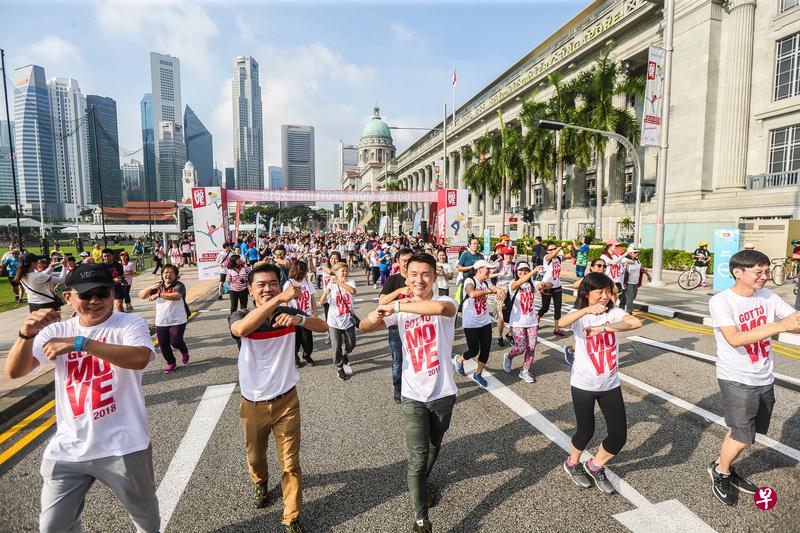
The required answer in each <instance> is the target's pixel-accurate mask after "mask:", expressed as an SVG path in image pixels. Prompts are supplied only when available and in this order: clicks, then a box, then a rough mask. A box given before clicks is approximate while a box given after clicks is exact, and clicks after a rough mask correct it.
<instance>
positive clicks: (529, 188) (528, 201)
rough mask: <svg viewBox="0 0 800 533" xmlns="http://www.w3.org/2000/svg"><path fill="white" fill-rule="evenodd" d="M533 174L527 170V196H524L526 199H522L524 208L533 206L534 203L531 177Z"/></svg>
mask: <svg viewBox="0 0 800 533" xmlns="http://www.w3.org/2000/svg"><path fill="white" fill-rule="evenodd" d="M532 174H533V172H531V171H530V170H528V169H525V194H524V198H522V205H523V206H528V205H531V204H533V201H532V198H531V175H532Z"/></svg>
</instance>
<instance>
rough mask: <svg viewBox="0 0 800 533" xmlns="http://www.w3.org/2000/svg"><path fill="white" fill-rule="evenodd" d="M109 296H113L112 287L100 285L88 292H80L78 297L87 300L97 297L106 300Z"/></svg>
mask: <svg viewBox="0 0 800 533" xmlns="http://www.w3.org/2000/svg"><path fill="white" fill-rule="evenodd" d="M109 296H111V287H98V288H96V289H91V290H88V291H86V292H79V293H78V298H80V299H81V300H84V301H87V302H88V301H89V300H91V299H92V298H97V299H98V300H105V299H106V298H108V297H109Z"/></svg>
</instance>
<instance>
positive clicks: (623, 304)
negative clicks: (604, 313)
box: [614, 283, 628, 309]
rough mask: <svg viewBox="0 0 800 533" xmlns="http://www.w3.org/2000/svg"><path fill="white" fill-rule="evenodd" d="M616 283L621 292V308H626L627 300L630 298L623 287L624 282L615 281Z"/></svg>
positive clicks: (619, 292)
mask: <svg viewBox="0 0 800 533" xmlns="http://www.w3.org/2000/svg"><path fill="white" fill-rule="evenodd" d="M614 285H616V286H617V294H619V308H620V309H625V302H627V300H628V298H627V295H626V294H625V289H623V288H622V283H615V284H614Z"/></svg>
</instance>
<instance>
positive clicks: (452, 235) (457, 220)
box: [436, 189, 469, 246]
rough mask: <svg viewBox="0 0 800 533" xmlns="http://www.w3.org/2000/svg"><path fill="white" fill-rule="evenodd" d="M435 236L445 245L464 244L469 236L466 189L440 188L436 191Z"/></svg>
mask: <svg viewBox="0 0 800 533" xmlns="http://www.w3.org/2000/svg"><path fill="white" fill-rule="evenodd" d="M438 193H439V200H438V202H437V207H438V213H437V217H436V237H437V239H438V242H439V244H441V245H445V246H466V245H467V238H468V237H469V221H468V220H467V213H468V212H469V209H468V205H467V202H468V198H469V196H468V192H467V190H466V189H441V190H439V191H438Z"/></svg>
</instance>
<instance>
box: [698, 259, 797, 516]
mask: <svg viewBox="0 0 800 533" xmlns="http://www.w3.org/2000/svg"><path fill="white" fill-rule="evenodd" d="M729 266H730V271H731V274H733V277H734V278H736V284H735V285H734V286H733V287H731V288H730V289H726V290H724V291H722V292H720V293H718V294H716V295H714V296H713V297H712V298H711V300H709V302H708V308H709V310H710V312H711V320H712V322H713V326H714V338H715V339H716V342H717V380H718V381H719V387H720V390H721V392H722V404H723V408H724V410H725V423H726V424H727V425H728V427H729V428H730V430H729V431H728V434H727V435H726V436H725V440H724V441H723V442H722V448H721V449H720V452H719V457H718V458H717V459H716V460H714V461H712V462H711V464H710V465H709V466H708V474H709V476H711V483H712V484H711V490H712V493H713V494H714V496H716V497H717V499H719V500H720V501H721V502H723V503H725V504H726V505H730V506H733V505H736V502H737V499H738V498H737V497H738V493H737V489H738V490H739V491H742V492H744V493H746V494H754V493H755V491H756V489H757V488H758V487H757V486H756V485H754V484H753V483H751V482H749V481H748V480H747V479H745V478H744V477H742V476H741V475H739V474H738V473H737V472H736V470H734V468H733V466H732V464H731V463H733V462H734V461H735V460H736V459H737V458H738V457H739V455H740V454H741V453H742V452H743V451H744V450H745V449H746V448H747V447H748V446H749V445H751V444H753V443H754V442H755V438H756V433H761V434H765V433H766V432H767V429H769V423H770V419H771V418H772V408H773V406H774V405H775V392H774V390H773V381H774V380H775V378H774V377H773V375H772V366H773V358H772V351H771V350H770V338H771V337H773V336H775V335H778V334H779V333H783V332H798V331H800V312H796V311H795V310H794V309H793V308H792V306H791V305H789V304H788V303H786V302H784V301H783V300H781V298H780V297H779V296H778V295H776V294H775V293H773V292H772V291H770V290H769V289H765V288H764V284H765V283H766V282H767V279H768V278H769V267H770V261H769V258H768V257H767V256H766V255H764V254H763V253H761V252H759V251H756V250H742V251H740V252H737V253H736V254H734V255H733V257H731V259H730V262H729Z"/></svg>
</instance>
